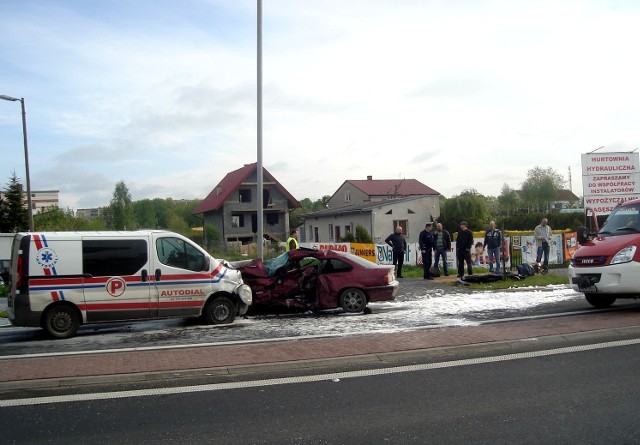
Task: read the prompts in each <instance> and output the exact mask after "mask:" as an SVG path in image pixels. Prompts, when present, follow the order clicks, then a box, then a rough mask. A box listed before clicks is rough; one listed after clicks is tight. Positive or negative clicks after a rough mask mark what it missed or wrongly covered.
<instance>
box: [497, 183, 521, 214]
mask: <svg viewBox="0 0 640 445" xmlns="http://www.w3.org/2000/svg"><path fill="white" fill-rule="evenodd" d="M518 201H519V199H518V194H517V193H516V191H515V190H514V189H512V188H511V187H509V186H508V185H507V184H504V185H503V186H502V190H500V196H498V203H499V204H500V209H501V210H502V211H503V212H504V213H505V214H506V215H507V216H509V214H510V213H513V212H515V211H516V209H517V208H518Z"/></svg>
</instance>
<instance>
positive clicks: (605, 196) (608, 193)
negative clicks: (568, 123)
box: [582, 153, 640, 215]
mask: <svg viewBox="0 0 640 445" xmlns="http://www.w3.org/2000/svg"><path fill="white" fill-rule="evenodd" d="M638 162H639V155H638V153H587V154H583V155H582V192H583V196H584V205H585V207H589V208H591V209H593V210H594V211H595V212H596V213H597V214H599V215H605V214H606V215H608V214H609V213H611V211H612V210H613V208H614V207H615V206H616V205H617V204H618V203H619V202H624V201H628V200H630V199H640V167H639V163H638Z"/></svg>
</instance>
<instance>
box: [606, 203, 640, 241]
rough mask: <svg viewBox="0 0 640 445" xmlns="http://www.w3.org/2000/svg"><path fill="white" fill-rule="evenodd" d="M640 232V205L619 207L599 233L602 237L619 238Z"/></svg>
mask: <svg viewBox="0 0 640 445" xmlns="http://www.w3.org/2000/svg"><path fill="white" fill-rule="evenodd" d="M638 232H640V205H633V206H622V207H617V208H615V209H614V210H613V212H611V215H609V217H608V218H607V221H606V222H605V223H604V225H603V226H602V229H600V231H599V232H598V235H600V236H618V235H627V234H629V233H638Z"/></svg>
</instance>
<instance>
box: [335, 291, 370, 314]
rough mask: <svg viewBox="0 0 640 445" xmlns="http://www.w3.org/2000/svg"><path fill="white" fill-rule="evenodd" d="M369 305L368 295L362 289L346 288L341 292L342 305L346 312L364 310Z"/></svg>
mask: <svg viewBox="0 0 640 445" xmlns="http://www.w3.org/2000/svg"><path fill="white" fill-rule="evenodd" d="M366 306H367V296H366V295H365V294H364V292H362V291H361V290H360V289H355V288H350V289H346V290H345V291H343V292H342V293H341V294H340V307H342V309H343V310H344V311H345V312H352V313H353V312H362V311H363V310H364V308H365V307H366Z"/></svg>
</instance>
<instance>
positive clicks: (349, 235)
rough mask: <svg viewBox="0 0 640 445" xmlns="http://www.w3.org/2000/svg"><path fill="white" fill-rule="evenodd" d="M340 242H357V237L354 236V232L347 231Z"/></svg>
mask: <svg viewBox="0 0 640 445" xmlns="http://www.w3.org/2000/svg"><path fill="white" fill-rule="evenodd" d="M340 242H341V243H355V242H356V237H355V236H353V233H351V232H347V233H345V234H344V236H343V237H342V238H340Z"/></svg>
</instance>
